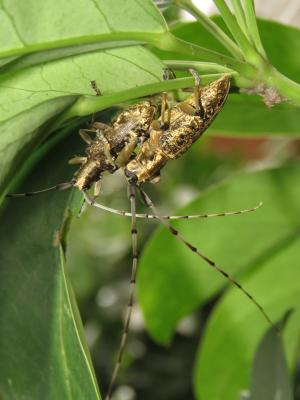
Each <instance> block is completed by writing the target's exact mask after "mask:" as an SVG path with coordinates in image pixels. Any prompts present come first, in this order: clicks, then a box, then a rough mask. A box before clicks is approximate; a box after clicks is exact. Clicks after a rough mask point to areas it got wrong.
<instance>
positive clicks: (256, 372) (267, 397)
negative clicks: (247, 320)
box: [251, 316, 293, 400]
mask: <svg viewBox="0 0 300 400" xmlns="http://www.w3.org/2000/svg"><path fill="white" fill-rule="evenodd" d="M286 317H287V316H286ZM286 317H285V318H284V319H286ZM284 322H285V323H286V321H284ZM251 381H252V382H251V383H252V384H251V398H252V400H274V399H276V400H292V399H293V395H292V388H291V382H290V377H289V372H288V369H287V363H286V359H285V354H284V348H283V343H282V339H281V337H280V336H279V335H278V333H277V332H276V331H275V329H273V328H270V329H268V331H267V332H266V333H265V334H264V336H263V337H262V339H261V341H260V342H259V345H258V348H257V350H256V354H255V359H254V363H253V368H252V380H251Z"/></svg>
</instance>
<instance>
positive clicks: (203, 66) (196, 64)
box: [163, 60, 236, 75]
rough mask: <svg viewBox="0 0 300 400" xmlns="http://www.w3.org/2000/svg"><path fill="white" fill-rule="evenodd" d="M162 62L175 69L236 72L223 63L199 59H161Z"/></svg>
mask: <svg viewBox="0 0 300 400" xmlns="http://www.w3.org/2000/svg"><path fill="white" fill-rule="evenodd" d="M163 62H164V64H166V65H167V66H168V67H170V68H174V69H177V70H184V71H187V70H188V69H189V68H195V69H197V70H198V71H199V72H203V73H206V74H208V73H216V72H217V73H218V72H219V73H227V74H232V75H233V74H236V72H235V71H233V70H232V69H230V68H226V67H224V66H223V65H219V64H216V63H209V62H201V61H186V60H163Z"/></svg>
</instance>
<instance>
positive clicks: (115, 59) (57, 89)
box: [0, 46, 162, 193]
mask: <svg viewBox="0 0 300 400" xmlns="http://www.w3.org/2000/svg"><path fill="white" fill-rule="evenodd" d="M161 67H162V65H161V63H160V62H159V60H158V59H157V58H156V57H154V56H153V55H152V54H151V53H150V52H149V51H147V50H146V49H144V48H142V47H134V46H131V47H126V48H120V49H111V50H102V51H96V52H92V53H85V54H82V55H77V56H75V57H67V58H63V59H56V60H52V61H51V62H47V63H45V64H37V65H32V66H30V67H29V68H25V69H21V70H17V71H12V72H11V71H8V72H6V73H5V74H2V75H1V77H0V89H1V91H0V104H1V108H2V113H1V122H0V127H1V135H0V154H1V175H0V179H1V192H2V193H3V191H4V190H5V188H6V186H7V183H8V182H9V180H10V179H11V177H12V176H14V175H15V173H16V170H18V169H19V168H20V165H22V163H23V162H24V160H25V159H26V158H27V157H28V154H29V153H30V152H31V151H32V150H33V149H34V148H35V147H36V146H37V145H38V144H39V143H40V142H41V141H42V140H43V139H44V138H45V137H46V136H47V135H49V128H47V126H45V122H46V121H47V120H49V118H51V117H54V116H55V115H56V114H57V113H59V112H61V111H62V110H64V109H65V108H66V107H68V106H70V105H71V104H72V103H74V101H75V100H76V99H78V98H79V96H80V95H85V96H90V97H91V98H92V97H95V94H94V92H93V91H92V89H91V87H90V81H91V80H96V81H97V84H98V86H99V88H100V90H101V93H102V94H103V96H102V98H101V99H102V101H104V102H105V99H106V95H108V96H111V95H112V94H115V93H119V92H126V91H128V90H129V89H131V88H133V87H135V86H136V85H138V86H141V85H143V84H146V83H151V82H154V83H156V82H159V81H160V77H161ZM115 101H116V99H114V100H113V99H112V100H110V102H109V101H108V102H107V101H106V103H105V104H103V106H102V108H104V107H108V106H109V105H112V104H113V103H114V102H115ZM100 108H101V107H99V109H100Z"/></svg>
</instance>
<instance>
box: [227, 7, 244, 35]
mask: <svg viewBox="0 0 300 400" xmlns="http://www.w3.org/2000/svg"><path fill="white" fill-rule="evenodd" d="M231 3H232V7H233V10H234V15H235V18H236V20H237V23H238V25H239V26H240V28H241V30H242V31H243V32H244V34H245V35H246V36H248V28H247V23H246V17H245V13H244V10H243V6H242V4H241V0H231Z"/></svg>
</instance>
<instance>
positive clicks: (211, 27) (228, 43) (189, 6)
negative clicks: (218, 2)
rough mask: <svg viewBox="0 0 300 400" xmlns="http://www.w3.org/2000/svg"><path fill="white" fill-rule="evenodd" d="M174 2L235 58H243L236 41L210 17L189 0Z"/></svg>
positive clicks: (176, 0)
mask: <svg viewBox="0 0 300 400" xmlns="http://www.w3.org/2000/svg"><path fill="white" fill-rule="evenodd" d="M175 4H176V5H177V6H178V7H180V8H183V9H185V10H186V11H188V12H189V13H190V14H191V15H193V16H194V17H195V18H196V19H197V20H198V21H199V22H200V23H201V25H203V26H204V28H205V29H206V30H207V31H208V32H209V33H211V34H212V35H213V36H214V37H215V38H216V39H217V40H218V41H219V42H220V43H221V44H222V45H223V46H224V47H225V48H226V49H227V50H228V51H229V52H230V53H231V54H232V55H233V56H234V58H236V59H237V60H243V53H242V52H241V50H240V49H239V48H238V46H237V45H236V43H234V41H233V40H232V39H230V37H229V36H227V35H226V33H225V32H224V31H223V30H222V29H221V28H220V27H219V26H218V25H217V24H215V23H214V22H213V21H212V20H211V18H209V17H208V16H207V15H205V14H204V13H203V12H202V11H200V10H199V8H198V7H196V6H195V5H194V4H193V2H192V1H191V0H175Z"/></svg>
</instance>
